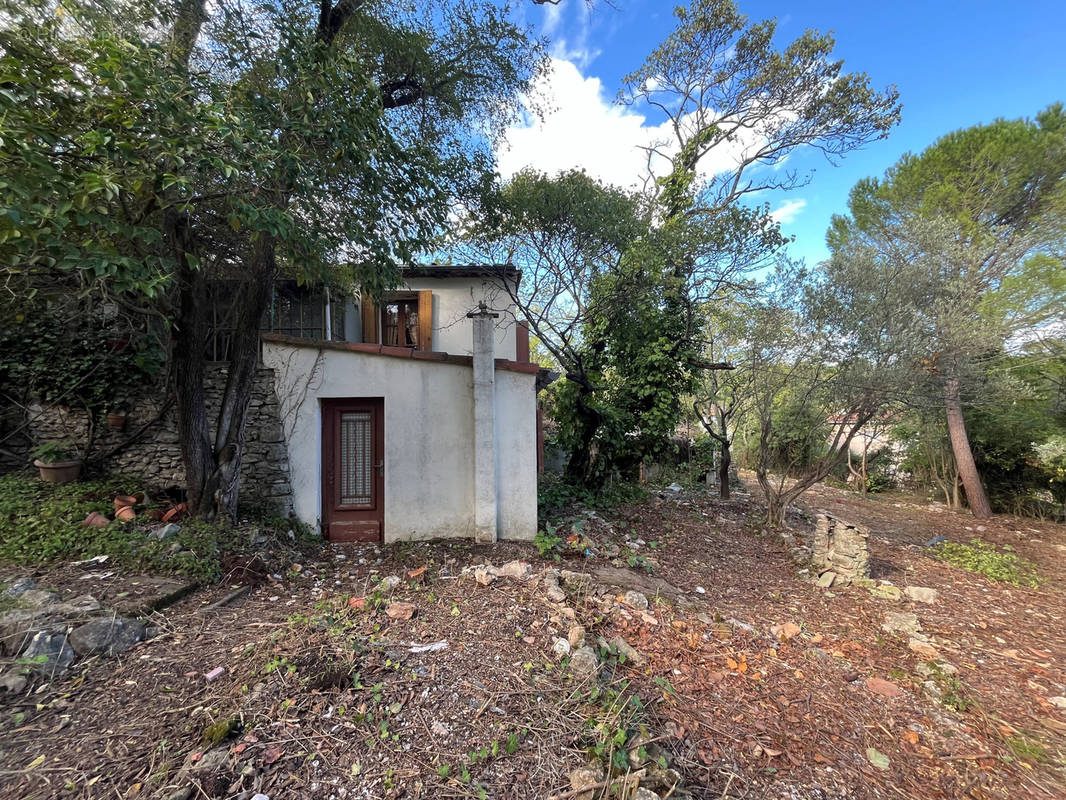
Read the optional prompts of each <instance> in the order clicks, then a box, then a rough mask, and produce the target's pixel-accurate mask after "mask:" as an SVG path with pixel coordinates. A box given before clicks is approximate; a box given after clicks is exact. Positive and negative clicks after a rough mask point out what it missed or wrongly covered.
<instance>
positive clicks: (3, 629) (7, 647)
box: [0, 608, 41, 656]
mask: <svg viewBox="0 0 1066 800" xmlns="http://www.w3.org/2000/svg"><path fill="white" fill-rule="evenodd" d="M40 618H41V617H40V614H39V613H37V612H34V611H29V610H27V609H23V608H16V609H12V610H11V611H5V612H4V613H3V614H0V652H4V653H7V654H8V655H10V656H17V655H18V654H19V653H20V652H21V651H22V649H23V648H24V647H25V646H26V645H27V644H28V643H29V640H30V639H32V638H33V636H34V634H36V633H37V631H36V630H34V624H35V623H37V622H38V621H39V620H40Z"/></svg>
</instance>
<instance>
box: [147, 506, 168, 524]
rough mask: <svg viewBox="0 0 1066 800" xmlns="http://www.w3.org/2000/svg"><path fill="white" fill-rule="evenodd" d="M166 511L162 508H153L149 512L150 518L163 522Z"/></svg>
mask: <svg viewBox="0 0 1066 800" xmlns="http://www.w3.org/2000/svg"><path fill="white" fill-rule="evenodd" d="M165 513H166V512H165V511H164V510H163V509H161V508H153V509H152V510H150V511H149V512H148V519H150V520H152V521H153V522H162V521H163V515H164V514H165Z"/></svg>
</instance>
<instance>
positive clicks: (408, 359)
mask: <svg viewBox="0 0 1066 800" xmlns="http://www.w3.org/2000/svg"><path fill="white" fill-rule="evenodd" d="M520 277H521V276H520V274H519V273H518V272H517V271H516V270H515V269H514V268H511V267H507V268H485V267H468V266H440V265H433V266H428V267H420V268H415V269H409V270H407V271H406V272H405V273H404V278H405V282H404V285H403V286H402V287H401V288H400V289H398V290H397V291H395V292H392V293H389V294H388V295H386V296H385V297H384V298H382V300H381V302H380V303H379V304H378V305H375V304H373V303H372V302H371V301H370V299H369V298H368V297H365V296H364V297H361V298H356V297H348V298H331V297H329V296H328V294H327V295H325V296H324V297H321V298H318V297H316V296H311V295H307V294H306V293H305V294H304V295H302V296H301V295H298V294H297V295H294V296H293V297H291V298H288V299H287V300H283V301H282V302H279V303H276V304H274V307H272V311H271V319H270V320H268V324H267V325H266V326H265V327H266V332H265V333H264V334H263V335H262V361H263V366H264V367H265V368H267V369H269V370H271V371H272V373H273V380H274V390H275V393H276V395H277V402H278V409H279V417H280V420H281V425H282V427H283V429H284V437H283V438H284V442H285V446H286V448H287V456H288V459H287V460H288V473H289V474H288V478H289V483H290V485H291V503H292V511H293V513H294V514H295V515H296V516H297V517H298V518H299V519H300V520H302V521H303V522H305V523H307V524H308V525H311V526H312V527H314V528H316V529H320V530H322V532H323V535H324V536H326V537H327V538H329V539H330V540H332V541H338V542H344V541H384V542H392V541H399V540H409V539H429V538H438V537H458V536H474V537H475V538H476V539H477V540H478V541H488V542H491V541H495V540H496V539H497V538H503V539H530V538H533V536H534V535H535V533H536V526H537V464H538V444H537V443H538V425H537V401H536V391H537V377H538V373H539V372H540V368H539V367H538V366H537V365H535V364H531V363H529V333H528V329H527V328H526V327H525V325H524V324H523V323H521V322H519V321H517V319H516V317H515V309H514V306H513V304H512V303H511V302H510V295H509V293H508V291H507V290H508V289H509V288H511V289H513V288H514V287H515V286H516V285H517V282H518V281H519V280H520ZM316 334H317V335H316Z"/></svg>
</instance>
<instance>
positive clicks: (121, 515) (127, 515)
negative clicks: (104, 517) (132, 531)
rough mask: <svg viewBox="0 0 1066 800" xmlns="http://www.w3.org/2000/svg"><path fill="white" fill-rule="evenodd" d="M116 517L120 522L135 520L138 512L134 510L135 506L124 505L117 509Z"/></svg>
mask: <svg viewBox="0 0 1066 800" xmlns="http://www.w3.org/2000/svg"><path fill="white" fill-rule="evenodd" d="M115 519H117V520H119V521H120V522H133V520H135V519H137V512H136V511H134V510H133V506H122V508H116V509H115Z"/></svg>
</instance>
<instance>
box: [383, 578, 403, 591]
mask: <svg viewBox="0 0 1066 800" xmlns="http://www.w3.org/2000/svg"><path fill="white" fill-rule="evenodd" d="M401 582H402V581H401V580H400V577H399V576H398V575H389V576H387V577H385V578H382V579H381V589H382V590H383V591H386V592H394V591H396V589H398V588H399V587H400V583H401Z"/></svg>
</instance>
